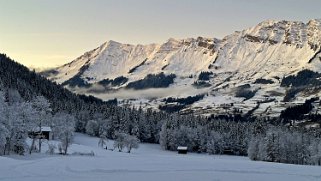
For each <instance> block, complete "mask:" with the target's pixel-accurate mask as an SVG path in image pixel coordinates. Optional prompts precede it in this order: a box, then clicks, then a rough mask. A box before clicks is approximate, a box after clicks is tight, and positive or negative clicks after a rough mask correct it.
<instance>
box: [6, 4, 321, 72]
mask: <svg viewBox="0 0 321 181" xmlns="http://www.w3.org/2000/svg"><path fill="white" fill-rule="evenodd" d="M320 7H321V1H320V0H304V1H302V0H269V1H267V0H224V1H222V0H54V1H53V0H0V53H6V54H7V55H8V56H10V57H11V58H13V59H15V60H16V61H18V62H21V63H23V64H25V65H27V66H29V67H30V66H32V67H53V66H58V65H62V64H64V63H67V62H70V61H72V60H73V59H75V58H77V57H78V56H80V55H82V54H83V53H84V52H86V51H89V50H91V49H94V48H96V47H98V46H99V45H100V44H102V43H104V42H106V41H108V40H115V41H119V42H122V43H132V44H137V43H140V44H146V43H153V42H155V43H161V42H164V41H166V40H167V39H168V38H171V37H173V38H187V37H198V36H205V37H218V38H222V37H223V36H225V35H228V34H231V33H232V32H234V31H236V30H242V29H245V28H247V27H250V26H254V25H256V24H258V23H259V22H261V21H263V20H266V19H276V20H283V19H286V20H300V21H305V22H306V21H308V20H309V19H315V18H321V11H320Z"/></svg>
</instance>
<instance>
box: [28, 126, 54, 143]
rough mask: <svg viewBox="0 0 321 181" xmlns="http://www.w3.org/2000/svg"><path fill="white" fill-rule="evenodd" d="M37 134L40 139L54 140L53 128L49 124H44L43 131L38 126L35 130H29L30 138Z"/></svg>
mask: <svg viewBox="0 0 321 181" xmlns="http://www.w3.org/2000/svg"><path fill="white" fill-rule="evenodd" d="M35 136H37V137H38V138H39V139H46V140H52V131H51V128H50V127H47V126H43V127H41V131H39V128H36V129H34V130H33V131H31V132H29V137H30V138H33V137H35Z"/></svg>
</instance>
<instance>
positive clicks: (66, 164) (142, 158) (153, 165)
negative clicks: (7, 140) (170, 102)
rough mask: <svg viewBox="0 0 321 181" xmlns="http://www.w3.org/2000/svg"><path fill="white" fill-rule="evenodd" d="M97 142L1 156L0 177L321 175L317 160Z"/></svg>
mask: <svg viewBox="0 0 321 181" xmlns="http://www.w3.org/2000/svg"><path fill="white" fill-rule="evenodd" d="M97 143H98V139H97V138H93V137H89V136H86V135H83V134H76V136H75V139H74V144H73V145H72V146H71V148H70V150H69V153H73V152H84V153H90V152H91V151H93V152H94V153H95V156H73V155H69V156H60V155H55V156H49V155H45V154H33V155H31V156H29V155H28V156H8V157H0V180H1V181H3V180H10V181H14V180H25V181H29V180H30V181H38V180H39V181H44V180H46V181H49V180H53V181H57V180H68V181H69V180H75V181H82V180H90V181H91V180H104V181H105V180H117V181H122V180H139V181H145V180H146V181H149V180H153V181H157V180H166V181H170V180H175V181H177V180H184V181H196V180H200V181H206V180H211V181H218V180H224V181H226V180H237V181H241V180H260V181H263V180H269V181H270V180H274V181H275V180H291V181H296V180H297V181H304V180H318V181H319V180H321V172H320V170H321V168H320V167H317V166H299V165H288V164H278V163H267V162H254V161H250V160H249V159H248V158H246V157H237V156H216V155H215V156H213V155H206V154H194V153H188V154H187V155H178V154H177V153H176V152H169V151H163V150H161V149H160V147H159V145H152V144H141V145H140V148H139V149H138V150H133V151H132V153H130V154H128V153H124V152H118V151H109V150H104V149H101V148H98V146H97ZM111 145H112V142H109V143H108V146H109V147H111Z"/></svg>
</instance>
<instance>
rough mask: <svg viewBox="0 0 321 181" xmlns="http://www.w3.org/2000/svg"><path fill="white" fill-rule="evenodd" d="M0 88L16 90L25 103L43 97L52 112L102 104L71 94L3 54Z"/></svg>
mask: <svg viewBox="0 0 321 181" xmlns="http://www.w3.org/2000/svg"><path fill="white" fill-rule="evenodd" d="M0 86H2V87H3V89H15V90H17V91H18V92H19V94H20V95H21V97H22V98H23V99H24V100H26V101H29V100H32V99H33V98H34V97H35V96H39V95H41V96H44V97H45V98H46V99H47V100H49V102H50V103H51V109H52V110H53V112H57V111H60V110H64V111H67V112H73V111H75V110H78V111H79V110H83V109H90V108H91V107H93V106H98V105H101V104H103V102H102V101H101V100H100V99H97V98H94V97H92V96H81V97H79V96H78V95H76V94H74V93H71V92H70V91H69V90H67V89H65V88H63V87H62V86H59V85H57V84H56V83H54V82H51V81H49V80H48V79H46V78H44V77H42V76H40V75H38V74H37V73H35V72H34V71H30V70H29V69H28V68H26V67H25V66H23V65H21V64H19V63H17V62H15V61H13V60H11V59H10V58H9V57H7V56H6V55H5V54H0Z"/></svg>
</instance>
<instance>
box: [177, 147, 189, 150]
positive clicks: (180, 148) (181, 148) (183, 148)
mask: <svg viewBox="0 0 321 181" xmlns="http://www.w3.org/2000/svg"><path fill="white" fill-rule="evenodd" d="M177 150H187V146H178V147H177Z"/></svg>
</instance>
